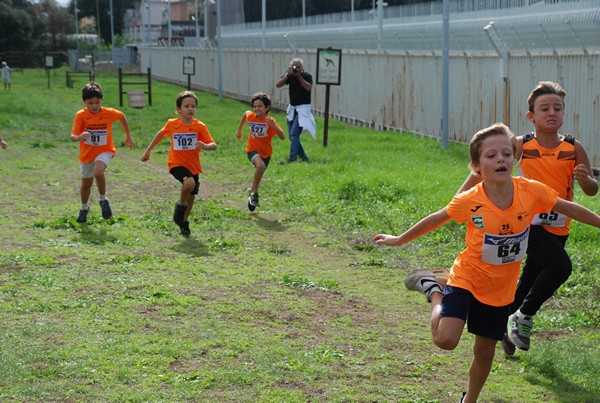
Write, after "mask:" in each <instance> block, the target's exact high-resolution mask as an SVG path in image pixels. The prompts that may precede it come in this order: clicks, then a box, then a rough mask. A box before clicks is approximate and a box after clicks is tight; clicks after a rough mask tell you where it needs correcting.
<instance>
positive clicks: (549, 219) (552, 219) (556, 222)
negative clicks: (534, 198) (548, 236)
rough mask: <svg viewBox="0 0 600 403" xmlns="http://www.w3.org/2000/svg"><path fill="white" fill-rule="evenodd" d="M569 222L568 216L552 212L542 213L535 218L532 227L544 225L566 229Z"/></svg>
mask: <svg viewBox="0 0 600 403" xmlns="http://www.w3.org/2000/svg"><path fill="white" fill-rule="evenodd" d="M566 222H567V216H566V215H564V214H560V213H557V212H555V211H550V212H549V213H541V214H538V215H536V216H535V217H534V219H533V221H532V222H531V224H532V225H543V226H545V227H564V226H565V223H566Z"/></svg>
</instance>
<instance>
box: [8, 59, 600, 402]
mask: <svg viewBox="0 0 600 403" xmlns="http://www.w3.org/2000/svg"><path fill="white" fill-rule="evenodd" d="M97 80H98V81H99V82H100V83H101V84H102V85H103V87H104V90H105V98H104V106H114V107H117V108H120V107H119V106H118V92H117V78H116V77H115V76H103V75H100V76H98V77H97ZM48 83H50V89H49V88H48ZM82 85H83V82H76V83H75V89H69V88H66V87H65V85H64V70H54V71H52V72H51V75H50V77H49V78H48V77H47V76H46V75H45V73H44V71H41V70H25V71H24V72H23V74H20V73H18V74H14V76H13V89H12V91H11V92H8V91H5V92H0V133H1V134H2V135H3V136H4V137H5V138H6V140H7V142H8V149H7V150H0V177H1V178H2V179H1V185H0V206H1V209H0V400H3V401H40V402H41V401H73V402H79V401H132V402H138V401H139V402H195V401H206V402H326V401H327V402H458V400H459V399H460V396H461V394H462V391H463V390H465V389H466V383H467V376H468V366H469V363H470V360H471V348H472V342H473V337H472V336H471V335H470V334H468V333H467V332H466V331H465V333H464V335H463V339H462V341H461V343H460V345H459V347H458V348H457V349H456V350H455V351H452V352H446V351H442V350H440V349H438V348H436V347H435V346H433V344H432V342H431V336H430V332H429V324H428V318H429V307H428V304H427V303H426V302H425V299H424V297H423V296H422V295H419V294H417V293H409V292H407V291H406V290H405V288H404V285H403V281H404V277H405V276H406V274H407V273H408V272H410V271H413V270H415V269H417V268H437V267H449V266H450V265H451V263H452V261H453V259H454V257H455V256H456V254H457V253H458V252H459V251H460V250H462V248H463V237H464V229H463V228H462V227H461V226H459V225H457V224H455V223H454V224H453V223H451V224H449V225H447V226H445V227H444V228H442V229H440V230H438V231H436V232H434V233H431V234H428V235H427V236H424V237H423V238H421V239H419V240H417V241H415V242H413V243H411V244H409V245H406V246H405V247H402V248H384V247H376V246H375V245H374V244H373V243H372V242H371V241H370V239H371V238H372V236H373V235H375V234H376V233H380V232H387V233H399V232H401V231H402V230H403V229H405V228H407V227H408V226H409V225H411V224H412V223H414V222H416V221H417V220H418V219H420V218H422V217H423V216H425V215H426V214H428V213H429V212H431V211H434V210H437V209H439V208H441V207H443V206H444V205H445V204H446V203H447V202H448V201H449V200H450V198H451V197H452V195H453V194H454V193H455V191H456V189H458V187H459V186H460V185H461V183H462V181H463V179H464V178H465V177H466V175H467V174H468V169H467V162H468V152H467V148H466V146H464V145H459V144H452V145H450V147H449V148H448V149H447V150H442V149H441V146H440V145H439V143H438V142H436V141H435V140H431V139H426V138H420V137H418V136H415V135H412V134H407V133H390V132H375V131H372V130H369V129H365V128H353V127H350V126H347V125H345V124H342V123H340V122H336V121H331V120H330V127H329V146H328V147H327V148H323V147H322V138H319V139H318V141H313V140H312V139H311V138H310V136H309V135H304V136H303V143H304V145H305V148H306V150H307V154H308V155H309V157H310V158H311V161H312V162H311V164H305V163H296V164H284V165H282V164H280V162H283V161H285V159H286V158H287V151H288V147H289V141H288V140H285V141H279V140H278V139H274V146H275V151H274V157H273V159H272V162H271V165H270V167H269V169H268V170H267V172H266V174H265V177H264V180H263V183H262V186H261V189H260V194H261V206H260V207H259V208H258V209H257V211H256V212H255V213H254V214H250V213H249V212H248V211H247V208H246V196H245V189H246V188H247V187H249V184H250V181H251V178H252V175H253V168H252V166H251V164H250V163H249V162H248V160H247V159H246V156H245V151H244V145H245V143H240V142H238V140H237V139H236V138H235V130H236V128H237V125H238V123H239V120H240V118H241V115H242V113H243V111H245V110H247V109H249V106H248V105H247V104H244V103H241V102H238V101H233V100H227V99H225V100H223V101H219V100H218V98H217V97H216V96H214V95H211V94H205V93H199V98H200V105H199V112H198V116H197V117H198V118H199V119H200V120H202V121H204V122H205V123H206V124H207V126H208V128H209V130H210V131H211V134H212V135H213V137H214V138H215V140H216V142H217V144H218V146H219V148H218V150H217V151H215V152H203V153H202V157H201V159H202V165H203V168H204V173H203V174H202V175H201V183H202V185H201V190H200V197H199V199H198V200H197V203H196V205H195V209H194V211H193V212H192V215H191V220H190V221H191V230H192V236H191V237H190V238H188V239H186V238H183V237H182V236H181V235H180V234H179V230H178V228H176V226H175V225H174V224H173V222H172V220H171V215H172V208H173V205H174V202H175V201H176V199H177V195H178V191H179V183H178V182H176V181H175V180H174V179H173V178H172V177H170V175H169V174H168V172H167V167H166V159H167V153H168V147H169V144H168V141H164V142H162V143H161V144H160V145H159V146H158V147H157V148H156V149H155V151H154V153H153V155H152V159H151V160H150V161H149V162H147V163H142V162H141V161H140V157H141V155H142V153H143V150H144V149H145V148H146V146H147V145H148V144H149V142H150V141H151V139H152V138H153V136H154V135H155V134H156V132H157V131H158V130H159V129H160V128H161V127H162V125H163V124H164V122H165V121H166V120H167V119H168V118H171V117H175V105H174V103H175V97H176V95H177V93H178V92H179V91H181V90H183V89H184V88H181V87H178V86H175V85H171V84H165V83H160V82H155V83H153V90H154V93H153V105H152V106H151V107H147V108H144V109H132V108H129V107H127V106H124V107H122V108H120V109H122V110H123V111H124V112H125V114H126V115H127V117H128V119H129V124H130V127H131V130H132V135H133V138H134V139H135V141H136V142H137V144H138V147H137V149H136V150H129V149H127V148H125V147H123V144H122V140H123V137H124V136H123V132H122V130H121V128H120V126H119V125H118V124H117V125H115V128H114V137H115V139H116V143H117V157H116V158H115V160H114V161H113V162H112V164H111V165H110V167H109V170H108V172H107V182H108V197H109V198H110V200H111V205H112V207H113V212H114V213H115V216H114V217H113V218H112V219H109V220H103V219H102V218H101V215H100V208H99V207H98V200H97V195H96V191H95V187H94V188H93V191H92V199H91V206H92V210H91V213H90V222H89V224H87V225H81V224H77V223H76V221H75V219H76V216H77V212H78V209H79V196H78V194H79V183H80V177H79V164H78V162H77V153H78V146H77V145H76V144H74V143H72V142H71V141H70V139H69V134H70V130H71V125H72V122H73V116H74V114H75V112H76V111H77V110H78V109H79V108H81V107H82V103H81V97H80V88H81V86H82ZM272 95H273V97H282V96H284V93H283V92H281V93H277V94H272ZM273 116H274V117H275V119H276V120H277V121H278V122H279V123H280V125H282V127H284V126H285V116H284V115H283V114H282V113H278V112H277V113H275V112H274V113H273ZM317 123H318V126H319V127H320V128H322V125H323V121H322V119H318V121H317ZM490 123H492V122H490ZM582 193H583V192H581V190H576V200H577V201H579V202H581V203H582V204H584V205H586V206H588V207H590V208H592V209H594V210H596V211H600V198H598V197H594V198H589V197H584V196H583V195H582ZM573 227H574V228H573V231H572V235H571V237H570V240H569V243H568V250H569V252H570V254H571V256H572V260H573V265H574V272H573V275H572V276H571V278H570V279H569V281H568V282H567V283H566V284H565V285H563V287H561V289H560V290H559V292H558V293H557V295H556V296H555V297H554V298H552V299H551V300H550V301H548V302H547V303H546V305H545V306H544V307H543V309H542V311H541V312H540V314H539V315H538V316H537V317H536V323H535V328H534V332H535V333H534V334H533V341H532V343H533V347H532V349H531V350H530V351H529V352H521V351H519V352H518V353H517V354H516V355H515V356H514V357H512V358H509V357H505V356H504V354H503V353H502V351H501V349H500V347H499V346H498V349H497V355H496V359H495V363H494V367H493V369H492V373H491V375H490V377H489V379H488V382H487V385H486V387H485V388H484V391H483V393H482V395H481V399H480V401H481V402H504V403H508V402H542V401H543V402H593V401H597V399H598V396H597V392H598V390H600V381H599V379H598V376H597V374H598V373H600V348H599V345H600V336H599V335H598V334H599V332H598V330H599V328H600V315H599V314H598V312H600V309H599V308H600V303H599V302H598V301H599V297H600V291H599V290H600V251H599V247H598V245H600V234H599V232H598V230H597V229H594V228H589V227H585V226H583V225H579V224H577V223H576V224H574V225H573Z"/></svg>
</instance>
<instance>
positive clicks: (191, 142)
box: [173, 133, 198, 151]
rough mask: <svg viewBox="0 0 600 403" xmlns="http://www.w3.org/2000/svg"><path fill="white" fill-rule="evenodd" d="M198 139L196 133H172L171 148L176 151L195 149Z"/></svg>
mask: <svg viewBox="0 0 600 403" xmlns="http://www.w3.org/2000/svg"><path fill="white" fill-rule="evenodd" d="M197 142H198V139H197V137H196V133H175V134H173V149H175V150H177V151H182V150H195V149H196V143H197Z"/></svg>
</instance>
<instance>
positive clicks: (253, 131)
mask: <svg viewBox="0 0 600 403" xmlns="http://www.w3.org/2000/svg"><path fill="white" fill-rule="evenodd" d="M246 123H247V124H248V129H250V135H249V136H248V142H247V143H246V152H251V151H254V152H257V153H259V154H260V156H261V157H262V158H269V157H270V156H271V155H273V144H272V143H271V140H272V139H273V137H275V136H277V132H276V131H275V129H273V128H272V127H269V125H268V124H267V119H266V118H262V119H260V118H257V117H256V113H254V112H250V111H248V112H246ZM275 124H276V125H277V127H279V125H278V124H277V122H275ZM279 130H281V127H279Z"/></svg>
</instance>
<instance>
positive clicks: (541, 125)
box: [527, 94, 565, 132]
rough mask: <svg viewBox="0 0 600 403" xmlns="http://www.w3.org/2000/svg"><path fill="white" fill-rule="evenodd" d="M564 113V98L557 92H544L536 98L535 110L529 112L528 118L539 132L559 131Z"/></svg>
mask: <svg viewBox="0 0 600 403" xmlns="http://www.w3.org/2000/svg"><path fill="white" fill-rule="evenodd" d="M564 114H565V109H564V106H563V101H562V99H561V98H560V97H559V96H558V95H556V94H544V95H541V96H540V97H539V98H538V99H536V100H535V102H534V104H533V112H527V119H529V121H531V123H533V125H534V126H535V130H536V131H538V132H558V129H560V127H561V126H562V123H563V117H564Z"/></svg>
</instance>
